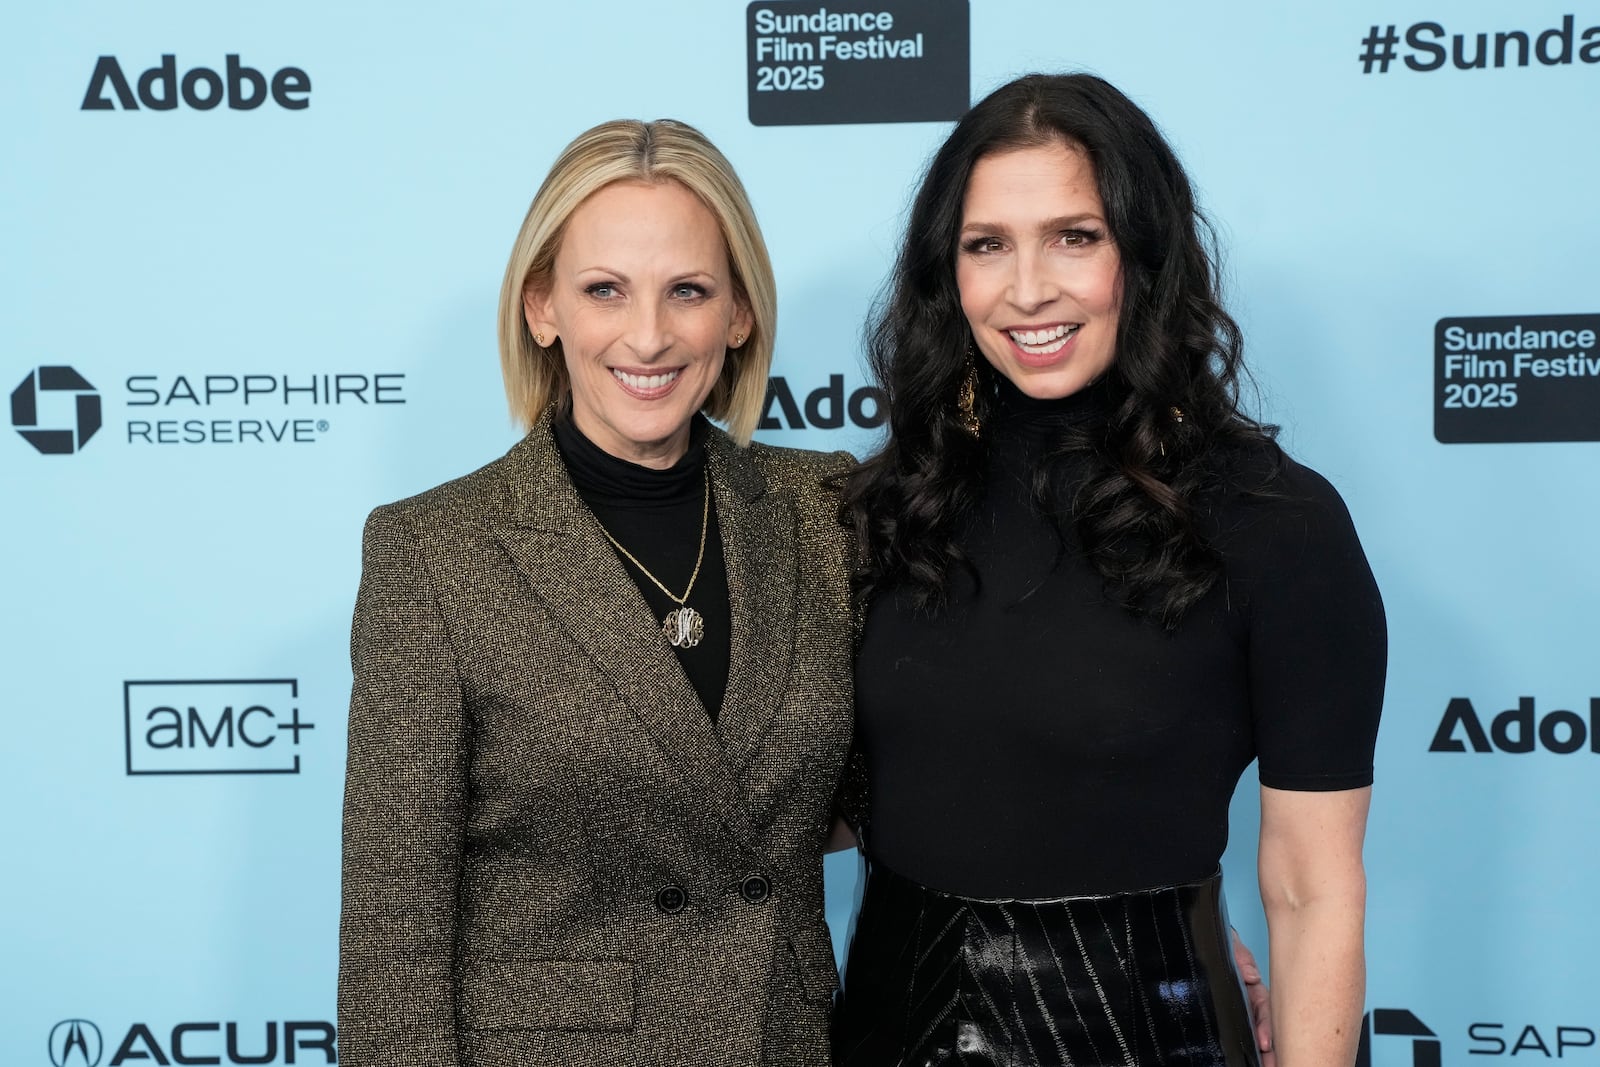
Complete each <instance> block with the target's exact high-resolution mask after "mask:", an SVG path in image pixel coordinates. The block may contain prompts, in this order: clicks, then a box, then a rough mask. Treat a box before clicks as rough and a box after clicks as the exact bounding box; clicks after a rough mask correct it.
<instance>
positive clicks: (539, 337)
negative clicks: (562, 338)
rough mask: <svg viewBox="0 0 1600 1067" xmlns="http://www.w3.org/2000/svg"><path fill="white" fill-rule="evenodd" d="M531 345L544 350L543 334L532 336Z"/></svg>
mask: <svg viewBox="0 0 1600 1067" xmlns="http://www.w3.org/2000/svg"><path fill="white" fill-rule="evenodd" d="M533 343H534V344H536V345H538V346H539V347H540V348H544V347H545V343H544V334H542V333H536V334H534V335H533Z"/></svg>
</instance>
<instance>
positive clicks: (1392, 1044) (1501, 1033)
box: [1356, 1008, 1596, 1067]
mask: <svg viewBox="0 0 1600 1067" xmlns="http://www.w3.org/2000/svg"><path fill="white" fill-rule="evenodd" d="M1465 1031H1466V1032H1465V1036H1464V1037H1463V1038H1462V1040H1461V1046H1464V1047H1465V1049H1466V1052H1467V1055H1469V1056H1528V1057H1531V1058H1533V1059H1536V1060H1541V1061H1542V1060H1551V1059H1554V1060H1561V1061H1563V1062H1565V1061H1566V1060H1567V1059H1569V1058H1576V1057H1574V1056H1573V1054H1574V1053H1576V1052H1579V1051H1580V1050H1583V1049H1589V1050H1595V1037H1596V1034H1595V1027H1593V1026H1590V1025H1584V1024H1575V1023H1554V1022H1538V1023H1507V1022H1469V1023H1467V1024H1466V1027H1465ZM1448 1047H1449V1049H1450V1051H1451V1052H1452V1053H1454V1052H1456V1049H1457V1045H1456V1042H1455V1041H1454V1040H1453V1039H1452V1040H1450V1041H1449V1044H1448ZM1445 1049H1446V1041H1445V1040H1444V1039H1443V1038H1441V1037H1440V1035H1439V1034H1438V1033H1436V1032H1435V1031H1434V1029H1433V1028H1432V1027H1430V1026H1428V1025H1427V1024H1426V1023H1424V1022H1423V1021H1422V1020H1421V1019H1419V1018H1417V1016H1416V1015H1415V1014H1414V1013H1413V1012H1411V1011H1408V1010H1407V1009H1405V1008H1374V1009H1373V1010H1372V1011H1371V1012H1369V1013H1368V1014H1367V1016H1366V1018H1364V1019H1362V1020H1361V1042H1360V1045H1359V1046H1358V1047H1357V1049H1356V1067H1440V1064H1441V1063H1442V1062H1443V1053H1444V1051H1445ZM1455 1062H1459V1060H1457V1061H1455ZM1518 1062H1521V1061H1520V1060H1519V1061H1518ZM1589 1062H1592V1060H1590V1061H1589Z"/></svg>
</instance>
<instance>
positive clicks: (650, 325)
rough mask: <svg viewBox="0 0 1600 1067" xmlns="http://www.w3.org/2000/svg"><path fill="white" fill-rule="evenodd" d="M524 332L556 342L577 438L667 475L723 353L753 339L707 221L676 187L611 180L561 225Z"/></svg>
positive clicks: (530, 295) (719, 241) (717, 236)
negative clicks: (545, 286)
mask: <svg viewBox="0 0 1600 1067" xmlns="http://www.w3.org/2000/svg"><path fill="white" fill-rule="evenodd" d="M523 309H524V312H525V314H526V317H527V320H528V327H529V329H531V330H532V331H533V332H534V333H535V334H543V335H544V336H545V339H546V340H545V343H546V344H553V343H554V340H555V339H556V338H560V340H561V349H562V354H563V357H564V359H565V360H566V368H567V376H568V379H569V380H570V381H571V383H572V418H573V421H574V422H575V423H576V424H577V427H578V429H579V430H581V431H582V432H583V435H584V436H585V437H587V438H589V440H591V441H593V442H594V443H595V444H596V445H598V446H599V447H600V448H602V449H604V450H605V451H606V452H608V453H610V454H611V455H613V456H616V457H618V458H619V459H625V460H628V461H630V462H633V463H639V464H643V465H645V466H650V467H669V466H671V465H672V464H673V463H675V462H677V460H678V459H679V458H680V457H681V456H682V455H683V453H684V451H685V450H686V449H687V448H688V446H689V423H690V420H691V419H693V418H694V415H695V412H697V411H699V410H700V408H701V407H702V406H703V405H704V404H705V401H706V397H707V396H708V395H710V393H711V389H712V387H713V386H714V385H715V384H716V382H717V377H718V376H719V375H720V374H721V373H722V365H723V362H724V360H725V358H726V356H727V350H728V349H729V348H736V347H738V345H739V344H740V343H742V342H743V341H744V338H745V337H746V336H747V335H748V334H749V332H750V325H751V315H750V312H749V309H748V307H747V306H746V305H745V302H744V301H743V300H742V299H740V298H739V296H738V294H737V292H736V289H735V286H734V283H733V274H732V271H731V269H730V267H729V265H728V252H727V247H726V244H725V242H724V241H723V237H722V230H721V229H720V227H718V225H717V220H716V218H715V216H713V215H712V214H711V212H710V211H709V210H708V209H707V208H706V206H705V205H704V204H702V203H701V202H700V200H699V198H697V197H696V196H695V195H694V194H693V193H691V192H689V190H687V189H685V188H684V187H683V186H682V185H679V184H678V183H677V182H672V181H664V182H654V183H646V182H632V181H628V182H617V183H615V184H612V185H608V186H606V187H605V188H603V189H601V190H600V191H599V192H597V193H595V194H594V195H592V196H590V197H589V198H588V199H587V200H585V201H584V202H583V203H582V204H580V205H579V206H578V208H577V210H575V211H574V212H573V213H572V216H571V217H570V218H569V219H568V220H567V225H566V228H565V231H564V233H563V235H562V239H561V248H560V250H559V251H558V252H557V253H556V260H555V268H554V270H553V271H552V272H551V279H550V284H549V290H548V292H534V291H531V290H530V291H528V292H526V293H524V296H523Z"/></svg>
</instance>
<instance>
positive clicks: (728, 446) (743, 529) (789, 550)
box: [706, 431, 798, 769]
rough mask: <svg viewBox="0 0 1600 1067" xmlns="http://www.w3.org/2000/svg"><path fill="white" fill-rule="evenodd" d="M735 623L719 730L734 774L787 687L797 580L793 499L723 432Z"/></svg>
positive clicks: (717, 446)
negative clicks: (772, 487) (773, 487)
mask: <svg viewBox="0 0 1600 1067" xmlns="http://www.w3.org/2000/svg"><path fill="white" fill-rule="evenodd" d="M706 456H707V460H708V461H709V462H710V463H711V476H712V483H713V484H714V485H715V486H716V487H717V517H718V521H719V522H720V524H721V528H722V544H723V559H724V562H725V565H726V567H727V572H728V607H729V614H730V615H731V616H732V620H733V634H732V642H731V644H732V647H731V649H730V654H729V658H728V688H727V692H726V693H725V694H724V696H723V698H722V713H721V715H719V716H718V718H717V730H718V732H719V733H720V734H721V735H722V740H723V745H724V747H725V749H726V751H727V755H728V760H729V762H730V763H731V764H732V765H733V767H734V768H735V769H737V768H739V767H741V766H743V765H744V763H746V762H747V761H748V760H749V759H750V757H751V756H752V755H753V754H754V753H755V751H756V749H757V748H758V747H759V745H760V743H761V739H762V737H763V735H764V734H765V733H766V730H767V727H768V725H769V724H770V723H771V721H772V716H773V715H774V713H776V712H777V710H778V706H779V705H780V704H781V703H782V700H783V695H784V692H785V691H786V690H787V689H788V684H789V668H790V664H791V661H792V660H793V657H794V631H795V594H796V582H797V580H798V574H797V573H796V570H797V556H796V546H795V536H796V535H795V513H794V500H793V498H792V496H791V495H790V494H788V493H787V492H772V491H769V490H768V489H767V486H766V481H765V479H763V478H762V477H761V473H760V472H759V471H758V470H757V469H756V466H755V463H754V462H753V461H752V460H751V458H750V454H749V453H748V452H746V451H745V450H744V449H742V448H739V447H738V446H737V445H735V444H734V443H733V441H732V440H731V439H730V438H728V436H727V435H726V434H723V433H721V432H720V431H714V432H713V433H712V434H711V435H710V436H708V437H707V439H706Z"/></svg>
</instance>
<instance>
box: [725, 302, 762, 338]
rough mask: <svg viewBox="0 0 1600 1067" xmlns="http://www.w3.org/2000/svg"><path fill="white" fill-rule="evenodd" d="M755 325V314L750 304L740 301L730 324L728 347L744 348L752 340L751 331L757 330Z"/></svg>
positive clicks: (735, 307)
mask: <svg viewBox="0 0 1600 1067" xmlns="http://www.w3.org/2000/svg"><path fill="white" fill-rule="evenodd" d="M755 323H756V317H755V313H754V312H752V311H751V310H750V304H749V302H748V301H745V300H743V299H741V300H739V301H738V303H737V304H736V305H735V306H734V311H733V319H732V320H731V321H730V322H729V323H728V347H729V348H743V347H744V343H745V342H746V341H748V340H749V339H750V331H751V330H752V329H754V328H755Z"/></svg>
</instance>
